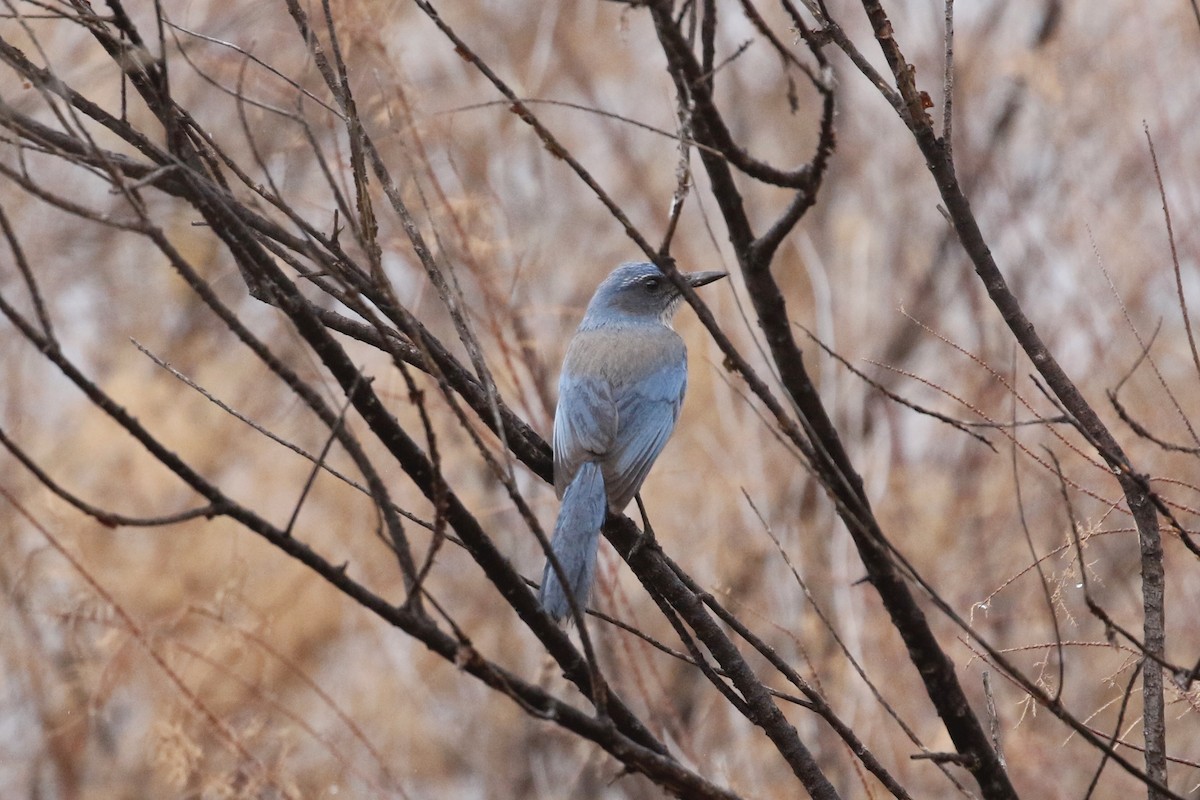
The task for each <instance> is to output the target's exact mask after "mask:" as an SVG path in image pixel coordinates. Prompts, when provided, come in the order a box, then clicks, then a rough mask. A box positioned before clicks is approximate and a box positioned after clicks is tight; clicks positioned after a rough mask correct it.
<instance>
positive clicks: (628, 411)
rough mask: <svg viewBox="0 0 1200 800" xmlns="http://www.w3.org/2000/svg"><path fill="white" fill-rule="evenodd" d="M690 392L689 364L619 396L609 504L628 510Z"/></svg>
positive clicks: (608, 471) (607, 467)
mask: <svg viewBox="0 0 1200 800" xmlns="http://www.w3.org/2000/svg"><path fill="white" fill-rule="evenodd" d="M686 390H687V362H686V360H682V359H681V360H678V361H672V363H670V364H667V365H664V366H662V367H660V368H659V369H657V370H655V371H653V372H652V373H650V374H649V375H647V376H646V377H645V378H643V379H641V380H638V381H634V382H631V383H629V384H627V385H625V386H624V387H622V388H621V390H620V391H619V393H618V396H617V398H616V405H617V434H616V436H615V437H614V439H613V447H612V449H611V450H610V451H609V453H608V455H607V457H606V458H605V460H604V462H603V466H604V478H605V480H604V483H605V488H606V489H607V490H608V500H609V504H610V505H612V507H613V508H615V509H622V508H624V507H625V506H627V505H628V504H629V501H630V500H632V499H633V496H634V495H635V494H637V493H638V490H640V489H641V488H642V481H644V480H645V479H646V474H647V473H648V472H649V471H650V467H651V466H652V465H653V464H654V460H655V459H656V458H658V454H659V453H661V452H662V449H663V447H664V446H665V445H666V443H667V439H669V438H671V432H672V431H673V430H675V421H676V420H677V419H679V409H680V408H681V407H682V406H683V395H684V392H685V391H686Z"/></svg>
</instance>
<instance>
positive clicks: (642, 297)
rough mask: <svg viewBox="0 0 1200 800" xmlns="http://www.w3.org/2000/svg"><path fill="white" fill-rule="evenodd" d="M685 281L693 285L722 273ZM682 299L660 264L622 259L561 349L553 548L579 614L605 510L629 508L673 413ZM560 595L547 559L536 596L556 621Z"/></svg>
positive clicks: (562, 604)
mask: <svg viewBox="0 0 1200 800" xmlns="http://www.w3.org/2000/svg"><path fill="white" fill-rule="evenodd" d="M682 277H683V278H684V280H686V281H687V282H688V284H690V285H691V286H692V287H693V288H694V287H699V286H704V285H705V284H708V283H712V282H713V281H715V280H718V279H720V278H723V277H725V273H724V272H692V273H685V274H683V275H682ZM682 300H683V296H682V294H680V290H679V288H678V287H677V286H676V285H675V284H673V283H672V282H671V281H670V280H669V279H668V278H667V277H666V276H665V275H663V274H662V273H661V272H660V271H659V269H658V267H656V266H654V265H653V264H650V263H632V264H622V265H621V266H619V267H617V268H616V269H615V270H614V271H613V272H612V274H610V275H609V276H608V277H607V278H606V279H605V280H604V282H603V283H601V284H600V286H599V288H597V289H596V293H595V294H594V295H593V296H592V300H591V302H590V303H588V307H587V312H586V313H585V314H584V316H583V322H581V323H580V324H579V329H578V330H577V331H576V332H575V336H574V338H572V339H571V344H570V346H569V347H568V348H567V357H566V359H565V360H564V361H563V367H562V375H561V376H560V377H559V381H558V408H557V409H556V410H555V412H554V489H555V491H556V492H557V493H558V496H559V499H561V500H562V508H561V509H560V510H559V513H558V521H557V522H556V523H555V525H554V537H553V539H552V540H551V542H550V547H551V549H552V550H553V552H554V556H555V558H556V559H557V561H558V564H559V566H560V567H561V568H562V573H563V576H564V577H565V578H566V584H567V587H569V590H570V593H571V595H573V596H574V597H575V600H576V602H577V603H578V604H579V607H580V609H581V610H582V609H583V607H584V606H585V605H586V604H587V600H588V595H589V593H590V592H591V586H592V579H593V577H594V576H595V572H596V551H597V549H598V548H599V546H600V527H601V526H602V525H603V524H604V516H605V511H606V509H608V508H611V509H612V510H613V511H614V512H619V511H621V510H623V509H624V508H625V506H627V505H629V501H630V500H632V499H633V498H634V496H635V495H636V494H637V493H638V490H639V489H641V487H642V481H644V480H645V479H646V473H648V472H649V471H650V466H651V465H652V464H653V463H654V460H655V459H656V458H658V454H659V453H660V452H661V451H662V449H663V445H665V444H666V443H667V439H669V438H670V437H671V432H672V431H673V430H674V429H675V420H676V419H678V418H679V408H680V406H682V405H683V394H684V390H685V389H686V388H687V350H686V348H685V347H684V344H683V340H682V339H680V338H679V334H677V333H675V331H674V329H673V328H672V327H671V320H672V318H673V317H674V316H675V311H676V310H677V309H678V308H679V304H680V302H681V301H682ZM567 591H568V589H567V588H566V587H564V586H563V584H562V582H561V581H560V580H559V577H558V574H557V573H556V571H555V569H554V565H553V564H552V563H551V561H550V560H549V559H547V561H546V567H545V569H544V570H543V571H542V588H541V592H540V593H539V600H540V601H541V604H542V608H544V609H545V610H546V613H548V614H549V615H550V616H551V617H553V618H554V619H556V620H561V619H563V618H564V617H566V616H568V615H569V614H570V613H571V604H570V600H569V599H568V595H567Z"/></svg>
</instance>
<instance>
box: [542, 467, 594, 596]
mask: <svg viewBox="0 0 1200 800" xmlns="http://www.w3.org/2000/svg"><path fill="white" fill-rule="evenodd" d="M607 507H608V499H607V496H606V495H605V492H604V475H603V474H602V473H601V471H600V465H599V464H597V463H595V462H594V461H589V462H585V463H584V464H583V466H581V467H580V468H579V471H578V472H577V473H575V479H574V480H573V481H571V483H570V485H569V486H567V491H566V492H565V493H564V494H563V499H562V509H561V510H560V511H559V512H558V522H556V523H555V524H554V537H553V538H552V539H551V540H550V549H551V550H553V551H554V556H555V558H557V559H558V563H559V566H561V567H562V571H563V575H564V576H565V577H566V579H567V586H569V587H570V590H571V594H572V595H574V596H575V600H576V602H577V603H579V606H580V608H581V609H582V607H583V606H584V605H585V604H586V603H587V599H588V594H589V593H590V592H591V590H592V579H593V578H594V577H595V575H596V550H597V549H598V548H599V547H600V526H601V525H603V524H604V513H605V511H606V510H607ZM538 600H539V601H540V602H541V604H542V608H543V609H545V610H546V613H547V614H549V615H550V616H552V617H554V619H555V620H562V619H563V618H564V617H567V616H569V615H570V613H571V601H570V600H569V599H568V598H567V592H566V590H565V589H564V588H563V585H562V583H560V582H559V580H558V575H557V574H556V573H555V571H554V566H553V565H552V564H551V563H550V561H549V559H547V561H546V568H545V569H543V570H542V590H541V592H539V593H538Z"/></svg>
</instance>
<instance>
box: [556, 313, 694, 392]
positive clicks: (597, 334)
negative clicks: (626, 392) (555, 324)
mask: <svg viewBox="0 0 1200 800" xmlns="http://www.w3.org/2000/svg"><path fill="white" fill-rule="evenodd" d="M686 358H687V349H686V348H685V347H684V344H683V340H682V339H680V338H679V334H677V333H675V331H673V330H671V329H670V328H668V327H666V326H664V325H645V326H638V327H619V328H595V329H591V330H582V331H579V332H578V333H576V334H575V337H574V338H573V339H572V340H571V345H570V347H569V348H568V349H567V357H566V360H565V361H564V363H563V371H564V372H567V373H570V374H572V375H578V376H580V377H587V378H598V379H602V380H605V381H607V382H609V383H610V384H611V385H613V386H621V385H623V384H626V383H629V382H630V381H636V380H640V379H641V378H643V377H645V376H647V375H650V374H653V373H655V372H658V371H659V370H661V369H663V368H664V367H667V366H671V365H673V364H678V363H680V362H682V361H685V360H686Z"/></svg>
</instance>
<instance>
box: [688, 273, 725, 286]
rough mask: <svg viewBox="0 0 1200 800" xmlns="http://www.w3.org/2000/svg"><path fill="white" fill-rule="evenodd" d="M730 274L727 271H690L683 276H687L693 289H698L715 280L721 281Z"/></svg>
mask: <svg viewBox="0 0 1200 800" xmlns="http://www.w3.org/2000/svg"><path fill="white" fill-rule="evenodd" d="M728 274H729V273H727V272H689V273H687V274H685V275H684V276H683V277H685V278H687V282H688V283H690V284H691V285H692V288H693V289H698V288H699V287H701V286H704V285H706V284H709V283H712V282H713V281H719V280H721V278H724V277H726V276H727V275H728Z"/></svg>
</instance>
